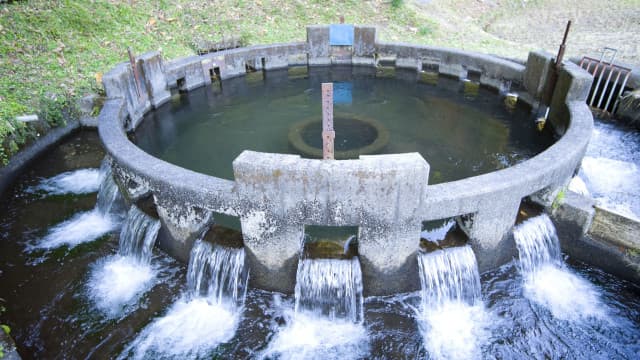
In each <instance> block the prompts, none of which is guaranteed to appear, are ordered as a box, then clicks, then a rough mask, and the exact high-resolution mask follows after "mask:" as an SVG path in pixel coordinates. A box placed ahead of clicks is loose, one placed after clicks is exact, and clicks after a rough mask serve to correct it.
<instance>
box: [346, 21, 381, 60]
mask: <svg viewBox="0 0 640 360" xmlns="http://www.w3.org/2000/svg"><path fill="white" fill-rule="evenodd" d="M375 55H376V28H375V27H373V26H354V28H353V57H352V58H351V62H352V63H353V65H371V66H374V65H375V63H376V59H375Z"/></svg>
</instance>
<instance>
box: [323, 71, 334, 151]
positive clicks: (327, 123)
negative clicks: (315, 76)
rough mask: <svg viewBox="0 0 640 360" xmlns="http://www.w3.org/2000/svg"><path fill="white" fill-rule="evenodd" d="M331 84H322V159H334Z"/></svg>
mask: <svg viewBox="0 0 640 360" xmlns="http://www.w3.org/2000/svg"><path fill="white" fill-rule="evenodd" d="M335 138H336V132H335V131H334V130H333V83H322V158H323V159H324V160H333V159H334V150H333V141H334V139H335Z"/></svg>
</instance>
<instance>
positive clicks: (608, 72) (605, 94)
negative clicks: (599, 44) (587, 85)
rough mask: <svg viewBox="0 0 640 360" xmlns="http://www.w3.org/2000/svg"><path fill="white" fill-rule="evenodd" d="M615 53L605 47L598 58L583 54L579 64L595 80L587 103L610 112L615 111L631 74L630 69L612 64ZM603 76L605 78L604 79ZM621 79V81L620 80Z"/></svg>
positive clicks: (613, 50) (615, 51)
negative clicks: (608, 55)
mask: <svg viewBox="0 0 640 360" xmlns="http://www.w3.org/2000/svg"><path fill="white" fill-rule="evenodd" d="M607 54H610V57H609V58H608V59H605V57H606V56H607ZM617 54H618V50H616V49H613V48H609V47H605V48H604V49H603V51H602V55H601V56H600V59H595V58H592V57H588V56H584V57H583V58H582V60H581V61H580V64H579V65H580V67H581V68H583V69H585V70H586V71H587V72H589V73H590V74H591V75H593V77H594V79H595V80H596V81H595V83H594V85H593V87H592V89H591V95H590V96H589V98H588V99H587V103H588V104H589V106H590V107H592V108H597V109H600V110H602V111H604V112H607V113H610V114H614V113H615V111H616V108H617V107H618V103H619V101H620V97H621V95H622V93H623V92H624V89H625V87H626V85H627V81H628V80H629V77H630V76H631V69H629V68H627V67H624V66H620V65H616V64H614V61H615V59H616V55H617ZM605 78H606V80H604V79H605ZM621 79H622V82H620V80H621ZM614 94H615V95H614ZM605 98H606V101H605ZM612 100H613V101H614V102H613V106H612V107H609V105H610V104H611V101H612Z"/></svg>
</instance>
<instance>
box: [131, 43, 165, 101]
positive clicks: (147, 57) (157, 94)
mask: <svg viewBox="0 0 640 360" xmlns="http://www.w3.org/2000/svg"><path fill="white" fill-rule="evenodd" d="M138 60H139V61H140V64H141V67H142V75H143V76H144V81H145V85H146V87H147V89H148V91H149V101H151V105H153V107H155V108H157V107H159V106H160V105H162V104H164V103H165V102H167V101H169V99H170V98H171V93H170V92H169V90H168V89H167V77H166V76H165V74H164V68H163V66H162V56H161V55H160V53H159V52H157V51H152V52H147V53H144V54H142V55H140V57H139V58H138Z"/></svg>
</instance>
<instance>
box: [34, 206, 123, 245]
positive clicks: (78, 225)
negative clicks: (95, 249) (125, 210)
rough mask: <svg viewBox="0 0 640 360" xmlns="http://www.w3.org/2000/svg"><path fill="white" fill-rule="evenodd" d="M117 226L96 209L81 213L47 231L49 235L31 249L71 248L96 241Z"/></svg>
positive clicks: (108, 216) (109, 217)
mask: <svg viewBox="0 0 640 360" xmlns="http://www.w3.org/2000/svg"><path fill="white" fill-rule="evenodd" d="M117 226H118V222H117V221H115V220H114V219H113V218H112V217H111V216H110V215H108V214H106V215H105V214H103V213H102V212H100V210H98V209H93V210H91V211H85V212H81V213H78V214H75V215H74V216H73V217H71V218H70V219H68V220H66V221H64V222H62V223H60V224H58V225H56V226H54V227H52V228H51V229H49V233H48V234H47V235H46V236H45V237H44V238H43V239H42V240H41V241H40V242H39V243H37V244H36V245H35V246H33V248H36V249H54V248H57V247H60V246H65V245H66V246H68V247H69V248H73V247H75V246H77V245H79V244H82V243H85V242H89V241H93V240H95V239H98V238H100V237H102V236H103V235H105V234H106V233H108V232H110V231H113V230H114V229H115V228H116V227H117Z"/></svg>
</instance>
